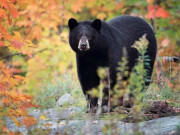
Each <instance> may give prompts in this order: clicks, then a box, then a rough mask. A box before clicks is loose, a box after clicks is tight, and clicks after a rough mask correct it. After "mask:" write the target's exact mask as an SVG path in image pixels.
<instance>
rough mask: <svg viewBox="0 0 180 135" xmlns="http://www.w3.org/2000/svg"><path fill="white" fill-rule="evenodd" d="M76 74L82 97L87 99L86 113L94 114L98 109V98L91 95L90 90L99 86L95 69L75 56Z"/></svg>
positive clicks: (84, 60)
mask: <svg viewBox="0 0 180 135" xmlns="http://www.w3.org/2000/svg"><path fill="white" fill-rule="evenodd" d="M76 58H77V72H78V77H79V81H80V84H81V87H82V90H83V93H84V95H85V96H86V99H87V106H88V111H90V112H95V111H96V109H97V107H98V96H99V95H97V96H93V95H91V94H90V93H91V90H92V89H93V88H97V86H98V85H99V84H100V78H99V77H98V75H97V71H96V70H97V67H96V66H94V65H93V63H89V62H88V61H87V60H86V59H85V58H83V57H80V56H77V57H76Z"/></svg>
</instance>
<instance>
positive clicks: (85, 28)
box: [68, 18, 101, 53]
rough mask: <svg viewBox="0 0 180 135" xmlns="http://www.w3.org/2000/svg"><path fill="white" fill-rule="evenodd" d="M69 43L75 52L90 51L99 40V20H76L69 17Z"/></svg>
mask: <svg viewBox="0 0 180 135" xmlns="http://www.w3.org/2000/svg"><path fill="white" fill-rule="evenodd" d="M68 26H69V29H70V33H69V44H70V46H71V48H72V49H73V50H74V51H75V52H76V53H83V52H87V51H91V50H92V49H93V48H94V47H95V46H96V45H97V44H98V42H99V41H100V39H99V38H100V29H101V20H99V19H96V20H94V21H84V22H77V21H76V20H75V19H73V18H71V19H69V22H68Z"/></svg>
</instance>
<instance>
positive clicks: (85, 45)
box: [78, 36, 90, 51]
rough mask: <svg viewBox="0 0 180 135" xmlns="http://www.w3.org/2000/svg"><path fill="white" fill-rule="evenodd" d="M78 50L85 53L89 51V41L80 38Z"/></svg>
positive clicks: (85, 38)
mask: <svg viewBox="0 0 180 135" xmlns="http://www.w3.org/2000/svg"><path fill="white" fill-rule="evenodd" d="M78 49H79V50H80V51H87V50H89V49H90V46H89V41H88V39H87V37H86V36H82V37H81V38H80V40H79V45H78Z"/></svg>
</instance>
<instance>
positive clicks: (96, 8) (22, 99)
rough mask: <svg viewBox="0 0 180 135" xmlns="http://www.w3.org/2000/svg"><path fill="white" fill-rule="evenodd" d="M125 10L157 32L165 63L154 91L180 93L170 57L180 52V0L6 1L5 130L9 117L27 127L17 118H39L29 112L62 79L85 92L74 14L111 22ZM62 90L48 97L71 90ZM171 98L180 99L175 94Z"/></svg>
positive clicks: (1, 64)
mask: <svg viewBox="0 0 180 135" xmlns="http://www.w3.org/2000/svg"><path fill="white" fill-rule="evenodd" d="M122 14H128V15H133V16H139V17H142V18H144V19H145V20H146V21H148V22H149V24H151V25H152V27H153V29H154V31H155V33H156V38H157V43H158V53H157V57H158V61H159V63H158V62H156V65H155V71H154V75H153V80H154V83H155V84H156V85H153V88H154V90H155V91H161V90H164V87H166V89H167V88H168V90H170V92H171V93H173V92H174V93H176V92H179V90H180V81H179V80H180V78H179V66H178V64H177V63H173V62H167V57H164V56H178V57H179V56H180V1H179V0H49V1H47V0H0V117H1V119H0V125H1V127H0V128H1V129H3V130H2V131H3V132H10V131H8V129H7V128H6V127H5V125H4V120H3V118H4V117H5V116H9V117H10V118H11V119H13V121H14V122H15V123H16V124H17V125H21V123H20V122H19V121H18V120H17V118H18V117H20V116H24V118H23V120H22V122H23V124H25V125H27V126H31V125H33V124H35V123H36V122H37V121H36V119H34V118H32V117H29V116H28V110H29V108H43V106H42V105H41V103H39V101H37V100H39V97H42V96H43V95H42V90H43V89H52V91H53V89H57V88H54V87H53V86H57V85H58V84H59V83H60V84H66V85H67V86H66V87H67V89H68V90H69V91H71V90H70V89H77V90H76V92H78V93H80V94H81V95H82V92H81V90H80V87H79V82H78V79H77V74H76V63H75V54H74V52H73V51H72V50H71V48H70V46H69V45H68V34H69V30H68V27H67V22H68V19H69V18H71V17H73V18H76V19H77V20H78V21H83V20H92V19H95V18H99V19H101V20H106V21H108V20H110V19H111V18H113V17H116V16H119V15H122ZM67 81H68V82H67ZM72 81H73V84H71V83H72ZM50 84H52V85H51V86H49V85H50ZM74 84H75V85H74ZM76 85H77V88H74V87H76ZM163 86H164V87H163ZM49 87H52V88H49ZM60 87H62V86H60ZM63 87H64V86H63ZM162 87H163V88H162ZM47 91H48V90H47ZM52 91H50V92H52ZM54 91H55V90H54ZM58 92H59V93H55V94H54V95H52V94H51V93H48V94H49V96H45V97H43V98H44V100H47V99H51V98H53V99H57V98H58V97H60V96H61V95H62V94H63V92H65V90H62V92H61V91H58ZM82 96H83V95H82ZM166 100H168V101H169V102H172V103H174V104H176V103H178V101H176V100H174V99H172V98H171V97H167V98H166ZM34 103H36V104H34ZM45 108H48V107H45Z"/></svg>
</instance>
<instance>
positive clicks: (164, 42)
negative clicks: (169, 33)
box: [161, 38, 170, 47]
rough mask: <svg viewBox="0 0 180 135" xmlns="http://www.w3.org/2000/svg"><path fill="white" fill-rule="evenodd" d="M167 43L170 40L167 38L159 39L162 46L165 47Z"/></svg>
mask: <svg viewBox="0 0 180 135" xmlns="http://www.w3.org/2000/svg"><path fill="white" fill-rule="evenodd" d="M169 43H170V40H169V39H168V38H165V39H163V40H162V41H161V45H162V46H163V47H167V46H168V45H169Z"/></svg>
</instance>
